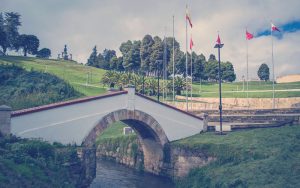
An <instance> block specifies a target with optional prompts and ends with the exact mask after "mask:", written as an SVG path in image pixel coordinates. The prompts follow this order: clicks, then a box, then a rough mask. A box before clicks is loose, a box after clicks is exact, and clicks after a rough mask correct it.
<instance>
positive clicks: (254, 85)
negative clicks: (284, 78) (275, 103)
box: [182, 81, 300, 98]
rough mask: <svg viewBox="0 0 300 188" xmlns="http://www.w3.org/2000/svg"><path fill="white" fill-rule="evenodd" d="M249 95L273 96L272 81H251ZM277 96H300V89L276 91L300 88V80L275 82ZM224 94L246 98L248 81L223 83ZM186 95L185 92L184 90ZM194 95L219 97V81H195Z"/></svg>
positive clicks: (224, 95) (225, 95) (254, 96)
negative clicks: (200, 82)
mask: <svg viewBox="0 0 300 188" xmlns="http://www.w3.org/2000/svg"><path fill="white" fill-rule="evenodd" d="M248 88H249V93H248V95H249V97H250V98H272V96H273V94H272V89H273V85H272V82H258V81H251V82H249V87H248ZM274 88H275V98H285V97H300V91H276V90H289V89H300V82H294V83H281V84H275V87H274ZM264 90H268V91H264ZM222 92H223V93H222V96H223V97H226V98H246V97H247V92H246V83H244V86H243V82H234V83H222ZM182 95H185V92H182ZM193 96H194V97H212V98H215V97H219V85H218V83H206V82H204V83H202V84H201V85H200V84H199V83H193Z"/></svg>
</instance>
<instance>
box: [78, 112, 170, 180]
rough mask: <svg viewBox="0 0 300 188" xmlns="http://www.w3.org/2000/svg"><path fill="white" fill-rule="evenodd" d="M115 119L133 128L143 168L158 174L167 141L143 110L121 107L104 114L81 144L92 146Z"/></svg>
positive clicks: (157, 124)
mask: <svg viewBox="0 0 300 188" xmlns="http://www.w3.org/2000/svg"><path fill="white" fill-rule="evenodd" d="M117 121H122V122H124V123H126V124H127V125H128V126H130V127H131V128H133V129H134V130H135V132H136V133H137V136H138V139H139V140H140V143H141V146H142V150H143V154H144V168H145V170H146V171H149V172H152V173H155V174H159V173H160V171H161V167H162V164H163V158H164V156H163V155H164V152H163V149H164V146H165V144H167V143H168V142H169V141H168V138H167V136H166V134H165V132H164V130H163V129H162V128H161V126H160V124H159V123H158V122H157V121H156V120H155V119H154V118H153V117H152V116H151V115H149V114H147V113H145V112H142V111H139V110H128V109H121V110H117V111H114V112H111V113H109V114H107V115H105V116H104V117H102V118H101V119H100V120H99V121H98V123H97V124H96V125H95V126H94V128H93V129H92V130H91V131H90V132H89V134H88V135H87V136H86V137H85V139H84V141H83V143H82V145H83V146H85V147H94V146H95V143H96V139H97V137H98V136H99V135H100V134H101V133H102V132H103V131H104V130H105V129H106V128H108V127H109V126H110V125H111V124H112V123H114V122H117Z"/></svg>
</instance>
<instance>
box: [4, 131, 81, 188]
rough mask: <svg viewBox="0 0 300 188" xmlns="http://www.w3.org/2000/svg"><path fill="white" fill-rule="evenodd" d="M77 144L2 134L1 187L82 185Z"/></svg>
mask: <svg viewBox="0 0 300 188" xmlns="http://www.w3.org/2000/svg"><path fill="white" fill-rule="evenodd" d="M82 172H83V171H82V166H81V162H80V159H79V158H78V156H77V148H76V147H75V146H63V145H61V144H59V143H54V144H49V143H47V142H43V141H40V140H28V139H20V138H17V137H14V136H11V137H2V136H0V187H6V188H9V187H45V188H47V187H49V188H50V187H83V186H84V185H85V180H84V178H83V177H84V176H83V173H82Z"/></svg>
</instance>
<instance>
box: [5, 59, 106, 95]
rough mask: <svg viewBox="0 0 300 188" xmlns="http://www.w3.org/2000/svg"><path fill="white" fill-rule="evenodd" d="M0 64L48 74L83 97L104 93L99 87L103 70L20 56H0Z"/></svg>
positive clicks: (100, 86) (62, 61) (70, 62)
mask: <svg viewBox="0 0 300 188" xmlns="http://www.w3.org/2000/svg"><path fill="white" fill-rule="evenodd" d="M0 64H15V65H18V66H21V67H23V68H25V69H26V70H28V71H29V70H36V71H40V72H43V73H50V74H54V75H56V76H58V77H59V78H61V79H63V80H65V81H66V82H68V83H69V84H70V85H71V86H73V87H74V88H75V90H77V91H79V92H80V93H82V94H84V95H85V96H94V95H99V94H102V93H104V92H106V89H105V88H104V87H103V86H102V85H100V80H101V78H102V76H103V74H104V72H105V70H102V69H97V68H94V67H89V66H84V65H81V64H78V63H76V62H74V61H64V60H53V59H40V58H35V57H22V56H0Z"/></svg>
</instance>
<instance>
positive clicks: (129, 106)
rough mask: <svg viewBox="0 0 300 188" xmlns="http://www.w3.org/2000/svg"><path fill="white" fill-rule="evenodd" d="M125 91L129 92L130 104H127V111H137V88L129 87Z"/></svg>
mask: <svg viewBox="0 0 300 188" xmlns="http://www.w3.org/2000/svg"><path fill="white" fill-rule="evenodd" d="M125 90H126V91H127V92H128V102H127V109H128V110H131V111H134V109H135V105H134V103H135V98H134V97H135V87H134V86H131V85H129V86H127V88H125Z"/></svg>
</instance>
